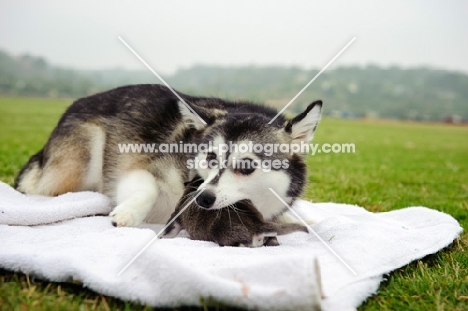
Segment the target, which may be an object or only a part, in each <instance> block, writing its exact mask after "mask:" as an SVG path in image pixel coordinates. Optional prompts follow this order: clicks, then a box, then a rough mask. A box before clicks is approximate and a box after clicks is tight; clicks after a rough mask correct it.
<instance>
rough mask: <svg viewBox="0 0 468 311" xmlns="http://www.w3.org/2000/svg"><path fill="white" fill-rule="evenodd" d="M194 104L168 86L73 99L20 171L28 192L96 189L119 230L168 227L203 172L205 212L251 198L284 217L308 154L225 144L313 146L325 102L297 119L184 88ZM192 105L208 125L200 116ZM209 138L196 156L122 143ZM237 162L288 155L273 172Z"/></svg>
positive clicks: (270, 214) (19, 181) (19, 184)
mask: <svg viewBox="0 0 468 311" xmlns="http://www.w3.org/2000/svg"><path fill="white" fill-rule="evenodd" d="M178 94H179V95H180V96H181V98H183V99H184V101H185V102H186V103H187V104H188V105H189V106H190V109H189V107H187V106H186V105H185V104H184V103H182V102H181V101H180V100H179V98H178V97H177V96H175V95H174V94H173V93H172V92H171V91H170V90H169V89H168V88H166V87H164V86H161V85H131V86H125V87H119V88H116V89H113V90H110V91H107V92H104V93H100V94H96V95H92V96H89V97H86V98H81V99H78V100H77V101H75V102H74V103H73V104H72V105H71V106H70V107H69V108H68V109H67V111H66V112H65V113H64V114H63V116H62V117H61V119H60V121H59V122H58V125H57V127H56V128H55V129H54V130H53V132H52V134H51V136H50V138H49V140H48V141H47V143H46V144H45V146H44V148H43V149H42V150H41V151H39V152H38V153H36V154H35V155H33V156H32V157H31V158H30V160H29V161H28V163H27V164H26V165H25V166H24V167H23V169H22V170H21V172H20V173H19V174H18V176H17V178H16V181H15V187H16V189H18V190H19V191H21V192H24V193H28V194H39V195H49V196H55V195H60V194H63V193H66V192H70V191H83V190H88V191H98V192H101V193H104V194H106V195H107V196H109V197H110V198H111V199H112V200H113V201H114V204H115V208H114V210H113V211H112V213H111V214H110V216H111V217H110V218H111V221H112V223H113V224H115V225H116V226H138V225H139V224H140V223H141V222H142V221H143V220H145V219H146V221H148V222H151V223H165V222H166V221H167V219H168V218H169V216H170V215H171V214H172V212H173V211H174V208H175V207H176V205H177V202H178V201H179V199H180V198H181V196H182V194H183V192H184V182H187V181H190V180H192V178H193V177H194V176H195V175H196V174H199V175H200V176H201V177H202V178H203V179H204V183H203V185H201V186H203V187H204V188H205V189H206V190H205V191H204V192H203V194H202V195H201V196H200V197H199V198H198V199H199V202H198V203H199V205H202V206H204V207H205V208H211V209H221V208H224V207H227V206H230V205H232V204H234V203H236V202H238V201H241V200H249V201H250V202H252V204H253V205H254V206H255V207H256V208H257V209H258V210H259V211H260V213H261V214H262V215H263V217H265V219H267V220H283V217H282V214H283V212H284V211H285V210H286V209H287V208H286V207H285V206H284V204H283V203H282V202H281V201H280V200H278V198H276V197H275V196H274V195H273V194H272V193H271V192H270V190H269V188H271V189H273V190H274V191H275V192H276V193H277V194H278V195H279V196H280V197H281V198H282V199H283V200H284V201H285V202H286V203H288V204H292V203H293V201H294V200H295V199H296V198H297V197H298V196H299V195H300V194H301V193H302V190H303V189H304V186H305V182H306V173H307V170H306V166H305V162H304V159H303V155H302V154H299V153H297V152H294V153H292V154H291V153H288V152H276V153H274V154H273V155H271V156H267V155H265V154H264V153H261V152H241V151H238V152H229V153H225V154H221V153H220V152H219V149H217V148H218V146H220V145H221V144H228V143H229V142H232V143H234V144H239V143H245V142H252V143H253V144H267V143H269V144H299V143H309V142H310V140H311V139H312V137H313V134H314V131H315V129H316V127H317V124H318V122H319V118H320V114H321V107H322V102H321V101H316V102H314V103H312V104H310V105H309V106H308V107H307V108H306V109H305V110H304V112H302V113H301V114H299V115H297V116H296V117H295V118H293V119H290V120H289V119H286V118H285V117H284V116H281V115H280V116H278V117H277V118H276V119H275V120H274V122H272V123H271V124H269V122H270V121H271V120H272V118H273V117H275V116H276V114H277V111H276V110H275V109H272V108H268V107H265V106H261V105H255V104H253V103H249V102H232V101H227V100H223V99H219V98H206V97H194V96H189V95H186V94H182V93H178ZM192 111H195V112H196V114H197V115H199V116H200V117H201V118H202V119H203V120H204V121H205V123H204V122H202V121H201V120H200V119H199V118H198V117H197V115H195V114H194V113H193V112H192ZM180 142H184V143H186V144H189V143H206V144H208V142H212V146H211V147H210V150H208V151H200V152H197V153H193V154H187V153H161V152H159V153H156V152H122V151H121V150H120V148H119V144H133V145H138V144H155V145H161V144H179V143H180ZM207 158H210V159H213V158H215V159H221V158H223V161H225V163H226V167H225V168H219V169H218V168H203V167H202V168H200V167H190V165H189V161H193V160H205V159H207ZM235 159H238V160H245V161H254V160H259V161H272V160H276V161H279V162H280V163H284V162H285V161H287V162H288V163H289V165H288V167H284V166H281V167H279V168H278V167H276V168H275V167H272V169H271V170H270V171H264V170H262V169H255V170H250V171H243V170H240V169H239V168H236V167H235V166H234V165H233V163H235V162H234V161H235Z"/></svg>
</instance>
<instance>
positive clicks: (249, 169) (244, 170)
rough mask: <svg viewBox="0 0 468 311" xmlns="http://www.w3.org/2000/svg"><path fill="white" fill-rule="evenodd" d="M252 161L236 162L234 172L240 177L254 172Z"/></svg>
mask: <svg viewBox="0 0 468 311" xmlns="http://www.w3.org/2000/svg"><path fill="white" fill-rule="evenodd" d="M255 168H256V167H255V164H254V160H252V159H243V160H240V161H239V162H238V165H237V168H236V171H238V172H239V173H241V174H242V175H250V174H252V173H253V172H254V171H255Z"/></svg>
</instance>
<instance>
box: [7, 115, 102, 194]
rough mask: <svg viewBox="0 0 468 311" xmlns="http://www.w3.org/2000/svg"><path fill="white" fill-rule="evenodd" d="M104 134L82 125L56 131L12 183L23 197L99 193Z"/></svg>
mask: <svg viewBox="0 0 468 311" xmlns="http://www.w3.org/2000/svg"><path fill="white" fill-rule="evenodd" d="M104 139H105V135H104V131H103V130H102V128H101V127H99V126H97V125H90V124H86V123H81V124H76V125H75V126H69V127H65V126H62V127H60V126H59V127H57V128H56V129H55V130H54V132H53V133H52V135H51V137H50V139H49V141H48V142H47V144H46V145H45V147H44V149H43V150H42V151H40V152H39V153H37V154H35V155H34V156H32V157H31V159H30V160H29V162H28V163H27V164H26V165H25V166H24V168H23V169H22V170H21V172H20V173H19V175H18V177H17V178H16V180H15V188H16V189H17V190H18V191H21V192H24V193H27V194H38V195H47V196H55V195H60V194H63V193H67V192H72V191H80V190H92V191H100V190H101V184H102V156H103V148H104Z"/></svg>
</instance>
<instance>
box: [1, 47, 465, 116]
mask: <svg viewBox="0 0 468 311" xmlns="http://www.w3.org/2000/svg"><path fill="white" fill-rule="evenodd" d="M155 69H156V70H157V68H155ZM317 73H318V70H306V69H302V68H298V67H289V68H286V67H255V66H243V67H218V66H202V65H197V66H193V67H191V68H188V69H181V70H179V71H177V72H176V73H175V74H173V75H170V76H164V78H165V80H166V81H167V82H168V83H169V84H170V85H171V86H172V87H173V88H175V89H177V90H179V91H181V92H184V93H188V94H192V95H201V96H217V97H222V98H230V99H234V100H240V99H247V100H251V101H254V102H259V103H266V104H268V105H273V106H275V107H277V108H282V107H283V106H284V105H285V104H286V103H287V102H289V100H290V99H291V98H292V97H294V96H295V95H296V94H297V92H299V91H300V90H301V89H302V88H303V87H304V85H305V84H307V82H309V81H310V79H312V78H313V77H314V76H315V75H316V74H317ZM139 83H159V81H158V80H157V78H156V77H155V76H153V75H152V74H151V73H150V72H149V71H147V70H141V71H130V70H123V69H110V70H96V71H83V70H73V69H66V68H60V67H57V66H52V65H50V64H49V63H48V62H46V61H45V60H44V59H43V58H41V57H34V56H31V55H22V56H18V57H13V56H11V55H9V54H8V53H6V52H3V51H0V95H3V96H39V97H66V98H79V97H84V96H87V95H91V94H94V93H97V92H101V91H105V90H108V89H110V88H113V87H117V86H122V85H127V84H139ZM319 98H320V99H323V100H324V102H325V103H326V106H325V107H326V108H325V110H324V113H325V114H327V115H334V116H337V117H347V118H353V117H365V116H367V117H382V118H397V119H413V120H433V121H435V120H443V119H445V118H447V116H456V117H457V118H463V119H465V120H466V119H468V75H466V74H463V73H460V72H451V71H443V70H434V69H429V68H413V69H401V68H398V67H390V68H380V67H378V66H373V65H369V66H366V67H358V66H351V67H349V66H348V67H339V68H337V69H334V70H329V71H325V72H324V73H323V74H322V75H321V76H320V77H319V78H318V79H317V80H316V81H315V82H314V83H312V84H311V85H310V87H309V88H308V89H307V90H306V91H305V92H304V93H303V94H302V95H301V96H300V97H299V98H298V99H297V100H296V101H295V102H294V104H292V105H291V106H290V108H289V109H288V111H291V112H293V113H297V112H300V111H301V110H302V109H303V108H304V106H305V105H307V104H308V103H309V102H312V101H313V100H316V99H319Z"/></svg>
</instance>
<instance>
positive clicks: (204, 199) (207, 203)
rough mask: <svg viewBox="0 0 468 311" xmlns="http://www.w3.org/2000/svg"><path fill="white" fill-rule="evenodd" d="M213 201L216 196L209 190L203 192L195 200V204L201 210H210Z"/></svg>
mask: <svg viewBox="0 0 468 311" xmlns="http://www.w3.org/2000/svg"><path fill="white" fill-rule="evenodd" d="M215 201H216V195H215V194H214V193H213V192H211V191H209V190H205V191H203V193H202V194H200V195H199V196H198V197H197V199H196V202H197V204H198V205H199V206H200V207H203V208H211V207H212V206H213V204H214V202H215Z"/></svg>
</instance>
